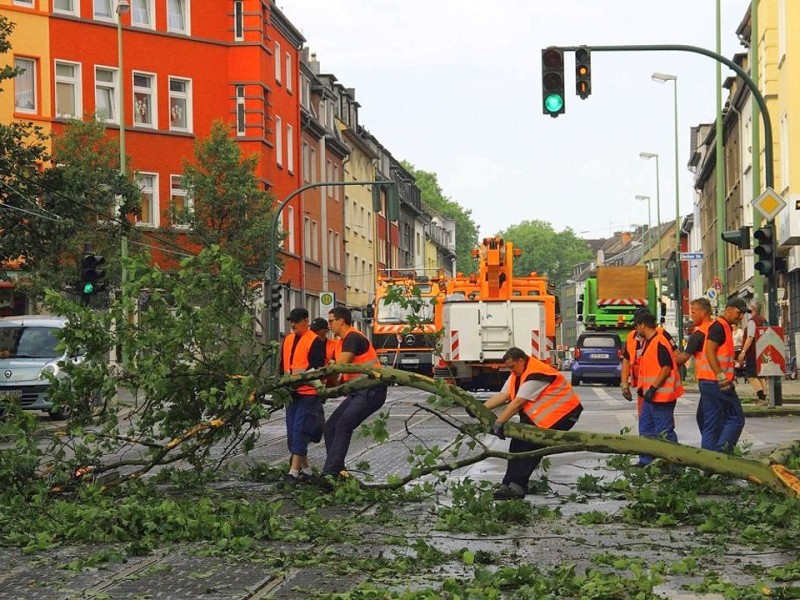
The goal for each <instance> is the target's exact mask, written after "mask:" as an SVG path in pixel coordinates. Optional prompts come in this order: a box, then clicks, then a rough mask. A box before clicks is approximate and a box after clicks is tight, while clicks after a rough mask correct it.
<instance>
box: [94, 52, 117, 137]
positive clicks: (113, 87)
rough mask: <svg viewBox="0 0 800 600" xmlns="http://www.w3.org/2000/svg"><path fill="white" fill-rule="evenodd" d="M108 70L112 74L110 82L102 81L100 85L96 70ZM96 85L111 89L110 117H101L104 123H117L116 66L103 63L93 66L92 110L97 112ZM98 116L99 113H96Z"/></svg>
mask: <svg viewBox="0 0 800 600" xmlns="http://www.w3.org/2000/svg"><path fill="white" fill-rule="evenodd" d="M100 70H102V71H109V72H110V73H111V74H112V76H113V77H112V82H111V84H109V83H108V82H105V81H103V82H102V83H101V84H100V85H98V81H97V72H98V71H100ZM98 87H102V88H103V89H111V90H112V94H111V95H112V102H111V111H112V112H111V118H109V119H103V120H104V121H105V122H106V123H116V124H118V125H119V115H118V114H117V112H119V69H117V68H116V67H107V66H105V65H95V66H94V110H95V113H97V105H98V102H97V90H98ZM98 118H100V117H99V115H98Z"/></svg>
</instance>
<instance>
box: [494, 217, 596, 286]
mask: <svg viewBox="0 0 800 600" xmlns="http://www.w3.org/2000/svg"><path fill="white" fill-rule="evenodd" d="M499 235H500V236H502V237H503V238H504V239H506V240H508V241H511V242H513V243H514V246H515V247H517V248H519V249H520V250H522V256H521V257H520V258H518V259H516V261H515V262H514V273H515V274H516V275H524V274H527V273H530V272H531V271H536V272H537V273H546V274H547V275H549V276H550V281H551V282H552V283H555V284H556V285H560V284H562V283H564V281H566V280H567V279H569V277H570V275H571V274H572V267H573V266H574V265H576V264H578V263H579V262H582V261H584V260H587V259H589V258H591V255H592V253H591V250H589V248H588V247H587V246H586V242H585V241H584V240H582V239H580V238H579V237H577V236H576V235H575V232H574V231H572V229H570V228H569V227H567V228H566V229H564V230H563V231H560V232H557V231H555V230H554V229H553V226H552V225H551V224H550V223H547V222H545V221H538V220H534V221H522V222H521V223H517V224H516V225H512V226H510V227H508V228H506V229H505V230H503V231H501V232H500V234H499Z"/></svg>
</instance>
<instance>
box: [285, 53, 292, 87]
mask: <svg viewBox="0 0 800 600" xmlns="http://www.w3.org/2000/svg"><path fill="white" fill-rule="evenodd" d="M292 70H293V69H292V55H291V54H290V53H289V52H287V53H286V91H287V92H289V93H292Z"/></svg>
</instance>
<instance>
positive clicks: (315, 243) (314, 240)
mask: <svg viewBox="0 0 800 600" xmlns="http://www.w3.org/2000/svg"><path fill="white" fill-rule="evenodd" d="M311 260H315V261H319V227H318V225H317V222H316V221H311Z"/></svg>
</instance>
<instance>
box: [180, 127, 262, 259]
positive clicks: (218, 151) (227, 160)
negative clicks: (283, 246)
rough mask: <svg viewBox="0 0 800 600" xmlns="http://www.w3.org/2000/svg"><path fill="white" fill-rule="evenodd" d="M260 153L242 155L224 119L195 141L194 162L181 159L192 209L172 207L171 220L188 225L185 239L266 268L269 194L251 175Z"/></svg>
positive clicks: (253, 172)
mask: <svg viewBox="0 0 800 600" xmlns="http://www.w3.org/2000/svg"><path fill="white" fill-rule="evenodd" d="M257 164H258V157H257V156H255V155H252V156H248V157H244V158H243V157H242V155H241V150H240V148H239V145H238V144H237V143H236V142H235V141H234V140H233V139H231V137H230V136H229V134H228V127H227V125H225V124H224V123H223V122H222V121H216V122H214V123H213V125H212V126H211V132H210V133H209V135H208V137H207V138H205V139H202V140H199V141H198V142H197V144H196V145H195V162H194V163H190V162H185V163H184V169H183V177H184V185H185V187H186V190H187V192H188V194H189V197H191V199H192V203H193V205H194V206H193V208H192V209H191V210H189V209H184V210H178V209H177V208H176V207H175V206H172V207H171V213H172V218H173V222H178V223H185V224H186V225H188V227H189V230H188V237H189V240H190V241H191V242H193V243H195V244H198V245H199V246H201V247H203V248H210V247H211V246H214V245H218V246H219V247H220V248H222V249H223V250H224V252H225V253H227V254H229V255H230V256H232V257H234V258H235V259H236V260H238V261H240V262H241V263H242V264H243V265H245V266H247V267H249V268H253V269H256V270H258V271H264V270H265V269H266V268H267V263H268V260H269V244H268V242H267V240H269V232H270V228H271V224H272V217H273V210H272V204H273V198H272V196H270V195H269V194H268V193H267V192H266V191H264V190H263V189H261V186H260V185H259V182H258V179H257V177H256V175H255V168H256V165H257Z"/></svg>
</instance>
